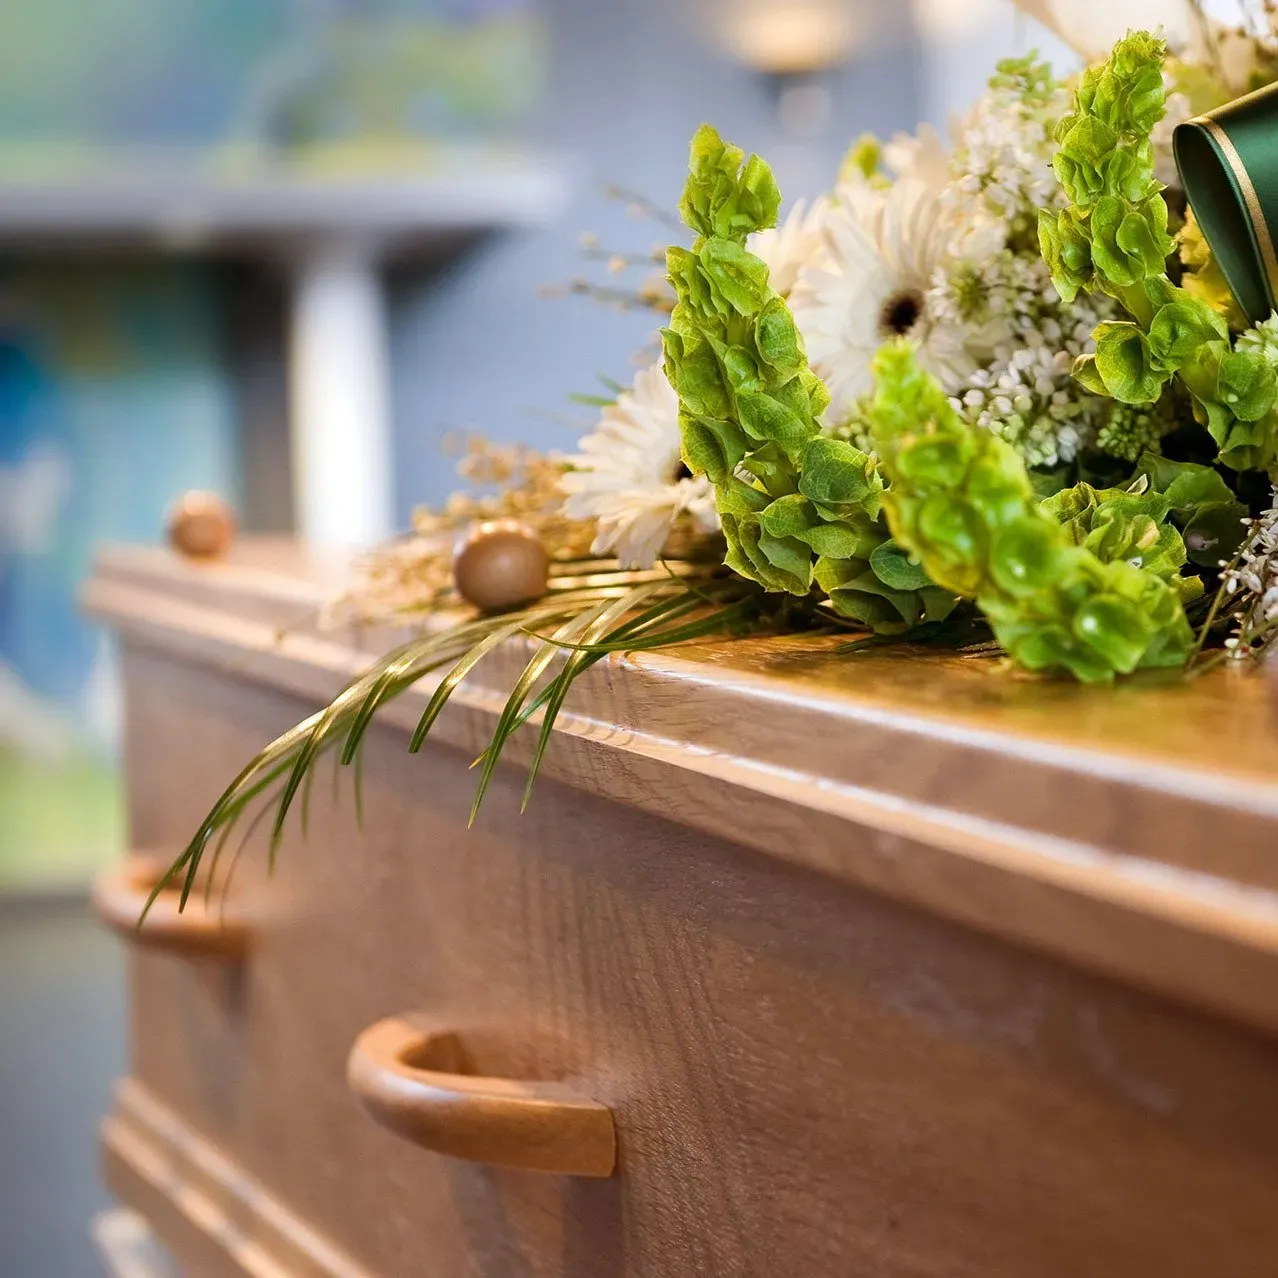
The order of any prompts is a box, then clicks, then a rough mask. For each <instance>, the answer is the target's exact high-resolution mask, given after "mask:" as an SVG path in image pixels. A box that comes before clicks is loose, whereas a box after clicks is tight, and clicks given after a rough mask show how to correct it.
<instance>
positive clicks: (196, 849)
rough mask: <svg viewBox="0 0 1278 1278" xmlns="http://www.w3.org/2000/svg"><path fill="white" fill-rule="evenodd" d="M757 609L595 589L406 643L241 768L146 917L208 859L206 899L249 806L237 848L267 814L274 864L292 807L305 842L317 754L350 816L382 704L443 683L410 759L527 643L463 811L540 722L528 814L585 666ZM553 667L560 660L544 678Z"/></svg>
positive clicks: (693, 635) (742, 623) (693, 593)
mask: <svg viewBox="0 0 1278 1278" xmlns="http://www.w3.org/2000/svg"><path fill="white" fill-rule="evenodd" d="M623 576H624V574H623ZM760 600H761V595H760V593H759V591H758V590H757V588H756V587H754V586H752V585H750V584H749V583H748V582H744V581H740V580H737V579H736V578H724V577H718V578H716V577H713V576H706V577H702V578H700V579H695V580H693V581H691V582H690V583H688V582H680V581H679V580H678V579H675V578H671V579H669V580H663V581H656V582H650V583H647V584H645V585H641V586H636V587H633V588H631V589H625V588H622V589H620V590H618V589H617V588H616V586H614V585H612V584H611V583H607V582H603V583H601V584H599V585H595V586H590V587H586V588H581V589H574V590H565V591H562V592H557V593H552V594H551V595H548V596H547V597H546V598H545V599H543V600H541V601H539V602H538V603H535V604H530V605H529V606H528V607H527V608H523V609H521V610H520V611H518V612H516V613H505V614H501V615H497V616H482V617H477V618H475V619H474V620H472V621H469V622H464V623H462V624H461V625H456V626H451V627H448V628H447V629H443V630H435V631H432V632H431V633H428V634H423V635H418V636H416V637H415V638H413V639H410V640H409V641H408V642H407V643H405V644H403V645H402V646H400V647H398V648H395V649H393V650H392V651H390V652H389V653H387V654H385V655H384V656H383V657H381V658H380V659H379V660H377V661H376V662H374V663H373V664H372V665H371V666H370V667H369V668H368V669H367V670H366V671H364V672H363V673H362V674H360V675H359V676H357V677H356V678H355V679H353V680H352V681H351V682H350V683H349V684H347V686H346V687H345V688H343V689H342V691H341V692H339V693H338V695H337V696H336V697H335V698H334V699H333V700H332V701H331V702H330V703H329V705H328V706H327V707H325V708H324V709H323V710H320V711H317V712H316V713H315V714H313V715H311V716H310V717H309V718H308V719H304V720H303V721H302V722H301V723H299V724H297V725H296V726H294V727H292V728H290V729H289V730H288V731H287V732H285V733H284V734H283V735H282V736H280V737H277V738H276V739H275V740H274V741H272V742H271V743H270V744H269V745H267V746H265V747H264V748H263V749H262V750H261V751H260V752H259V753H258V754H257V755H256V756H254V758H252V759H251V760H249V762H248V764H247V765H246V766H245V767H244V769H243V770H242V771H241V772H240V774H239V775H238V776H237V777H236V778H235V779H234V780H233V781H232V782H231V783H230V785H229V786H227V788H226V789H225V790H224V791H223V793H222V794H221V796H220V797H219V798H218V800H217V802H216V803H215V804H214V805H213V807H212V808H211V809H210V811H209V813H208V815H207V816H206V817H205V819H204V821H203V822H202V823H201V824H200V827H199V829H197V830H196V832H195V834H194V836H193V837H192V838H191V841H190V842H189V843H188V844H187V846H186V848H185V849H184V850H183V851H182V853H181V854H180V855H179V856H178V857H177V859H176V860H175V861H174V862H173V864H172V865H171V866H170V867H169V870H168V872H167V874H166V875H165V876H164V878H163V879H161V880H160V882H159V883H158V884H157V885H156V887H155V889H154V891H153V892H152V893H151V897H150V899H149V900H148V902H147V906H146V909H148V910H149V909H150V907H151V904H152V903H153V902H154V901H155V899H156V897H157V896H158V895H159V893H160V892H161V890H162V889H163V888H164V887H165V885H166V884H168V883H170V882H173V881H175V880H177V879H178V878H181V880H182V896H181V904H182V905H183V906H185V904H186V901H187V899H188V897H189V895H190V893H191V891H192V890H193V888H194V887H195V884H196V882H197V879H198V878H199V877H200V870H201V864H202V862H203V861H204V859H205V857H206V856H210V855H211V858H212V861H213V867H212V869H209V871H208V874H207V875H206V876H205V879H206V883H207V884H208V885H209V886H210V888H211V886H212V884H213V882H214V880H215V874H214V870H215V869H216V864H217V860H218V857H219V856H220V855H221V853H222V851H223V849H224V848H225V846H226V844H227V841H228V840H229V838H230V836H231V835H232V834H233V833H234V831H235V829H236V827H237V825H239V823H240V822H241V821H242V820H243V818H244V817H245V815H246V814H247V813H248V812H249V811H250V810H251V809H252V808H253V806H254V805H255V804H259V803H260V804H261V807H260V811H259V812H258V813H257V815H256V816H255V817H254V818H253V820H252V821H250V822H249V823H248V825H247V827H246V830H245V838H246V839H247V838H248V836H249V835H251V834H252V833H253V830H254V829H255V828H256V826H257V824H258V822H259V821H260V819H261V818H262V817H263V816H268V815H272V814H273V816H274V821H273V826H272V836H271V860H272V862H273V860H274V855H275V850H276V847H277V845H278V843H279V840H280V838H281V837H282V835H283V832H284V828H285V823H286V820H287V817H288V814H289V812H290V810H291V809H292V807H293V805H294V804H295V803H296V802H297V801H298V799H299V798H300V804H299V805H298V806H300V807H301V821H302V829H303V832H304V831H305V828H306V795H307V788H308V785H309V782H310V780H311V778H312V777H313V775H314V771H315V768H316V766H317V765H318V763H319V762H320V759H321V758H322V757H323V756H324V755H325V754H329V753H332V754H335V755H336V756H337V762H338V763H339V764H342V765H352V764H353V765H354V771H355V778H356V811H357V812H358V811H359V791H358V784H359V760H360V752H361V749H362V747H363V742H364V738H365V736H366V734H367V732H368V729H369V727H370V726H371V724H372V722H373V720H374V718H375V717H376V714H377V712H378V711H379V710H380V709H381V708H382V707H383V706H384V705H385V704H386V703H387V702H388V701H390V700H392V699H394V698H396V697H399V696H401V695H402V694H403V693H404V692H406V691H408V689H410V688H412V687H413V686H414V685H416V684H418V683H419V682H420V681H421V680H422V679H424V678H426V677H428V676H429V675H431V674H433V673H435V672H437V671H443V672H444V673H443V675H442V677H441V678H440V680H439V682H438V684H437V686H436V688H435V691H434V693H433V694H432V696H431V697H430V700H429V701H428V702H427V704H426V707H425V710H424V711H423V713H422V716H421V718H420V720H419V721H418V724H417V729H416V731H415V732H414V733H413V735H412V738H411V740H410V742H409V746H408V749H409V751H410V752H411V753H416V752H417V751H418V750H419V749H420V748H421V746H422V745H423V744H424V742H425V740H426V737H427V735H428V734H429V732H430V731H431V729H432V728H433V726H434V724H435V722H436V721H437V719H438V717H439V715H440V713H441V712H442V711H443V710H444V708H445V706H446V705H447V703H448V701H449V700H450V698H451V697H452V696H453V695H454V694H455V693H456V691H457V689H458V687H459V686H460V685H461V683H462V681H463V679H465V678H466V677H467V676H469V675H471V674H472V673H473V671H474V670H475V668H476V666H478V665H479V663H480V662H481V661H483V660H484V659H485V658H487V657H488V656H489V655H490V654H491V653H493V652H494V651H496V650H497V649H498V648H499V647H501V646H502V645H504V644H506V643H507V641H509V640H518V639H519V638H521V637H524V638H527V639H530V640H531V651H530V655H529V659H528V662H527V664H526V665H525V666H524V669H523V671H522V673H521V674H520V675H519V677H518V678H517V679H516V680H515V681H514V683H513V685H512V686H511V690H510V694H509V696H508V698H507V700H506V703H505V706H504V707H503V709H502V711H501V714H500V715H499V716H498V720H497V725H496V727H495V728H494V730H493V736H492V739H491V740H490V741H489V744H488V748H487V749H486V750H485V751H484V753H483V754H482V755H481V756H480V758H479V759H478V760H476V763H477V765H478V767H479V782H478V785H477V788H476V792H475V798H474V803H473V805H472V808H471V820H472V821H473V820H474V818H475V815H476V814H477V813H478V810H479V806H480V804H481V803H482V801H483V798H484V795H485V793H486V791H487V789H488V786H489V784H490V783H491V781H492V778H493V775H494V772H495V770H496V767H497V763H498V761H499V759H500V758H501V755H502V753H503V751H504V749H505V747H506V744H507V743H508V742H509V740H510V738H511V737H512V736H513V735H514V734H515V733H516V732H517V731H518V730H519V729H520V728H523V727H524V726H525V725H527V724H528V723H529V721H530V720H535V719H536V717H537V716H538V715H539V714H540V715H541V724H540V727H539V729H538V730H537V741H536V744H535V746H534V749H533V756H532V761H531V764H530V766H529V770H528V781H527V785H526V786H525V790H524V802H525V804H526V803H527V801H528V797H529V795H530V793H531V790H532V787H533V783H534V782H535V780H536V778H537V774H538V772H539V770H540V768H541V764H542V761H543V759H544V756H545V753H546V748H547V746H548V745H549V742H550V738H551V735H552V733H553V730H554V724H555V720H556V718H557V716H558V714H559V711H560V710H561V708H562V706H563V704H564V699H565V697H566V696H567V693H568V690H569V688H570V687H571V686H572V684H573V682H574V680H576V678H577V677H578V676H579V675H581V674H582V673H583V672H584V671H585V670H586V669H588V668H589V667H590V666H591V665H593V664H594V663H595V662H597V661H599V660H601V659H602V658H603V657H605V656H606V655H607V654H608V653H610V652H616V651H619V650H621V649H625V650H627V651H636V652H637V651H643V650H646V649H651V648H662V647H668V646H669V645H671V644H676V643H681V642H683V641H685V640H688V639H697V638H703V637H706V636H708V635H716V634H732V633H738V632H740V631H741V630H743V629H746V628H749V627H750V625H752V624H754V623H755V622H756V621H757V620H758V619H760V618H761V617H765V616H766V613H765V612H764V611H763V610H762V609H761V608H760V606H759V604H760ZM565 654H566V655H565ZM558 658H565V659H563V660H562V661H561V662H560V664H559V666H558V669H555V662H556V659H558ZM206 868H207V867H206ZM143 913H144V915H145V911H144V912H143Z"/></svg>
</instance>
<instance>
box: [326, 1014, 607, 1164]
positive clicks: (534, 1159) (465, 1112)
mask: <svg viewBox="0 0 1278 1278" xmlns="http://www.w3.org/2000/svg"><path fill="white" fill-rule="evenodd" d="M466 1063H467V1062H466V1052H465V1047H464V1046H463V1044H462V1042H461V1040H460V1039H459V1038H458V1037H457V1035H456V1034H454V1033H453V1032H452V1031H451V1030H446V1029H440V1028H438V1027H434V1026H430V1025H429V1024H425V1023H423V1021H422V1019H421V1018H419V1017H412V1018H404V1017H399V1016H391V1017H387V1018H386V1019H385V1020H381V1021H378V1022H377V1023H376V1024H375V1025H370V1026H369V1027H368V1029H366V1030H364V1031H363V1032H362V1033H361V1034H360V1036H359V1037H358V1038H357V1039H356V1040H355V1043H354V1046H352V1048H351V1054H350V1056H349V1057H348V1058H347V1062H346V1081H347V1082H348V1083H349V1084H350V1088H351V1091H352V1092H354V1093H355V1095H356V1097H358V1099H359V1101H360V1103H361V1104H362V1105H363V1106H364V1108H365V1109H366V1110H368V1112H369V1114H370V1115H371V1116H372V1117H373V1118H374V1119H375V1120H376V1121H377V1122H379V1123H381V1124H382V1126H383V1127H385V1128H387V1130H389V1131H392V1132H396V1133H398V1134H399V1135H400V1136H403V1137H405V1138H406V1139H407V1140H411V1141H413V1142H414V1143H415V1144H418V1145H420V1146H421V1147H422V1148H423V1149H428V1150H431V1151H432V1152H434V1153H437V1154H448V1155H449V1156H450V1157H452V1158H463V1159H465V1160H466V1161H468V1162H472V1163H488V1164H491V1165H493V1166H495V1167H519V1168H523V1169H524V1170H526V1171H539V1172H556V1173H559V1174H562V1175H565V1176H611V1175H612V1173H613V1171H614V1170H615V1168H616V1164H617V1137H616V1132H615V1131H614V1128H613V1122H612V1114H611V1113H609V1111H608V1108H607V1106H605V1105H600V1104H598V1103H597V1102H595V1101H592V1100H590V1099H589V1098H588V1097H583V1096H579V1095H577V1094H576V1093H575V1092H573V1091H572V1090H571V1089H570V1088H567V1087H564V1086H563V1085H562V1084H560V1083H544V1082H541V1083H529V1082H524V1081H522V1080H518V1079H507V1078H489V1077H484V1076H481V1075H475V1074H473V1073H468V1072H463V1071H464V1070H465V1067H466Z"/></svg>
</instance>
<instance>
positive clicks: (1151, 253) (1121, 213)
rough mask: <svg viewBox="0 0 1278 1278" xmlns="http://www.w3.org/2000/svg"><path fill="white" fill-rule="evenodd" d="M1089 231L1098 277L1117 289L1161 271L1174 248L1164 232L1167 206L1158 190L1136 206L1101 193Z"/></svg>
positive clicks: (1165, 230)
mask: <svg viewBox="0 0 1278 1278" xmlns="http://www.w3.org/2000/svg"><path fill="white" fill-rule="evenodd" d="M1091 232H1092V261H1093V263H1094V264H1095V267H1096V273H1097V276H1098V278H1099V279H1101V280H1103V281H1104V282H1105V283H1107V284H1109V285H1112V286H1115V287H1117V288H1128V287H1130V286H1131V285H1133V284H1138V283H1139V282H1140V281H1142V280H1143V279H1144V278H1145V277H1146V276H1147V275H1160V274H1162V271H1163V267H1164V263H1165V262H1166V260H1167V256H1168V254H1169V253H1171V251H1172V249H1173V248H1174V247H1175V245H1174V244H1173V242H1172V239H1171V237H1170V236H1169V235H1168V234H1167V205H1166V204H1165V203H1164V202H1163V199H1162V197H1161V196H1160V195H1159V194H1157V193H1155V194H1154V195H1152V196H1151V197H1150V198H1149V199H1147V200H1145V201H1144V202H1143V203H1141V204H1138V205H1131V204H1128V203H1127V202H1126V201H1125V200H1122V199H1120V198H1119V197H1118V196H1116V195H1105V196H1102V197H1101V198H1100V199H1099V200H1097V202H1096V206H1095V208H1094V209H1093V210H1092V217H1091Z"/></svg>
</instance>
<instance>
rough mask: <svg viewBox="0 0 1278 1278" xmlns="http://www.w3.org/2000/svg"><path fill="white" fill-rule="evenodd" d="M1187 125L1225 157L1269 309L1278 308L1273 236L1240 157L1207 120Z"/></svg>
mask: <svg viewBox="0 0 1278 1278" xmlns="http://www.w3.org/2000/svg"><path fill="white" fill-rule="evenodd" d="M1188 123H1190V124H1197V125H1199V126H1200V127H1202V128H1204V129H1206V130H1207V132H1208V133H1209V134H1210V135H1211V138H1212V140H1213V141H1214V142H1215V143H1216V145H1217V146H1218V147H1219V148H1220V152H1221V154H1222V155H1223V156H1224V157H1225V163H1226V164H1228V165H1229V168H1230V170H1231V171H1232V172H1233V175H1234V178H1235V180H1236V181H1237V182H1238V189H1239V190H1240V191H1241V192H1242V197H1243V201H1244V203H1245V204H1246V205H1247V216H1248V218H1249V219H1250V221H1251V229H1252V231H1253V233H1254V234H1255V236H1256V242H1257V243H1258V244H1259V245H1260V257H1261V260H1262V261H1263V262H1264V264H1265V282H1266V283H1267V284H1268V286H1269V302H1270V305H1271V306H1278V254H1275V252H1274V241H1273V236H1271V235H1270V233H1269V223H1268V222H1266V221H1265V213H1264V210H1263V209H1262V208H1261V207H1260V199H1259V197H1258V196H1257V195H1256V188H1255V187H1254V186H1253V185H1252V181H1251V177H1250V176H1249V175H1248V173H1247V169H1246V166H1245V165H1244V164H1243V162H1242V156H1240V155H1239V154H1238V151H1237V149H1236V148H1235V147H1234V144H1233V142H1232V141H1230V138H1229V134H1228V133H1226V132H1225V130H1224V129H1222V128H1221V127H1220V125H1219V124H1217V123H1216V121H1215V120H1213V119H1212V118H1211V116H1209V115H1199V116H1195V117H1194V118H1193V119H1192V120H1190V121H1188Z"/></svg>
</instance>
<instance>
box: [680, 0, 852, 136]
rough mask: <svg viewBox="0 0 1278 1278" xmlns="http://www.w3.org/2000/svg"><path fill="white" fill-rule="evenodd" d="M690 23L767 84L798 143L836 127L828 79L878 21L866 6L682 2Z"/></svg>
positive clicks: (830, 0) (815, 1)
mask: <svg viewBox="0 0 1278 1278" xmlns="http://www.w3.org/2000/svg"><path fill="white" fill-rule="evenodd" d="M678 4H679V11H680V15H681V17H682V18H683V19H684V21H689V20H690V21H691V22H693V23H694V24H695V25H696V26H697V27H698V28H699V29H700V33H701V36H702V38H703V39H704V40H705V41H706V42H707V43H709V44H712V45H715V46H717V47H718V48H720V49H723V50H724V51H726V52H727V53H728V54H730V55H731V56H732V57H733V58H735V59H736V60H737V61H738V62H740V63H742V64H744V65H745V66H747V67H749V68H750V69H751V70H752V71H754V72H756V73H757V74H758V75H759V76H760V77H761V78H762V79H764V80H765V81H766V82H767V84H768V86H769V88H770V89H771V90H772V93H773V95H774V100H775V103H776V111H777V119H778V121H779V122H780V124H781V127H782V128H783V129H784V130H785V132H786V133H787V134H788V135H789V136H790V137H792V138H795V139H801V140H807V139H811V138H814V137H816V136H818V135H819V134H820V133H822V132H823V131H824V130H825V128H826V127H827V126H828V124H829V123H830V117H831V114H832V105H833V97H832V94H831V90H830V86H829V84H828V83H827V82H826V78H825V77H826V73H827V72H830V71H833V70H835V69H836V68H838V67H839V66H841V65H843V63H845V62H846V61H847V60H848V58H849V57H850V55H851V53H852V48H853V45H854V44H855V43H857V42H858V40H859V39H860V38H861V37H862V36H863V35H864V34H865V30H864V28H865V19H866V18H867V17H872V16H873V10H872V6H868V5H867V3H866V0H678Z"/></svg>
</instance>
